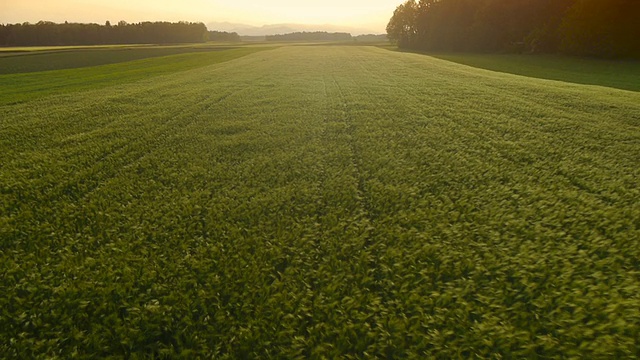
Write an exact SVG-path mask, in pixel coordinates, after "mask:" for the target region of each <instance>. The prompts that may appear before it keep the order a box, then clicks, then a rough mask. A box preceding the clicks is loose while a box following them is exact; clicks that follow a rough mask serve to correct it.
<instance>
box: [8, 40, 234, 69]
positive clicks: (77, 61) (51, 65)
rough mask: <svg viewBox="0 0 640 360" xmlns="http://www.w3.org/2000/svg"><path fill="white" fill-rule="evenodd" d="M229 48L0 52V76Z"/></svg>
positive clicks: (126, 47) (117, 48)
mask: <svg viewBox="0 0 640 360" xmlns="http://www.w3.org/2000/svg"><path fill="white" fill-rule="evenodd" d="M233 48H234V47H232V46H229V45H220V44H218V45H210V46H206V45H195V46H110V47H108V46H105V47H89V48H73V47H71V48H64V47H62V49H57V50H56V49H51V48H42V49H40V50H35V51H26V50H24V51H10V50H12V49H11V48H9V49H8V50H4V49H2V48H0V74H16V73H29V72H40V71H47V70H60V69H77V68H81V67H90V66H98V65H108V64H115V63H121V62H128V61H134V60H141V59H148V58H153V57H165V56H169V55H178V54H189V53H198V52H210V51H222V50H230V49H233Z"/></svg>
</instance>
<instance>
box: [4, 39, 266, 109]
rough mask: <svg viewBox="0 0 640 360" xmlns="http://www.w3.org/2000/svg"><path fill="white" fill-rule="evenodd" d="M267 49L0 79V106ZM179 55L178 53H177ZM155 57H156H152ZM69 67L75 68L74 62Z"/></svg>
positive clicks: (247, 48)
mask: <svg viewBox="0 0 640 360" xmlns="http://www.w3.org/2000/svg"><path fill="white" fill-rule="evenodd" d="M269 49H272V48H268V47H243V48H232V49H227V50H220V51H204V52H189V53H182V54H178V55H171V56H163V57H156V58H146V59H142V60H136V61H128V62H124V63H117V64H110V65H103V66H92V67H84V68H75V69H66V70H57V71H45V72H33V73H24V74H7V75H0V105H2V104H11V103H18V102H24V101H28V100H32V99H37V98H40V97H46V96H49V95H54V94H61V93H73V92H79V91H85V90H90V89H95V88H98V87H103V86H104V87H108V86H112V85H117V84H123V83H127V82H131V81H136V80H141V79H146V78H149V77H154V76H159V75H165V74H171V73H174V72H176V71H184V70H189V69H195V68H198V67H203V66H207V65H211V64H215V63H220V62H225V61H230V60H233V59H237V58H240V57H243V56H246V55H249V54H253V53H255V52H258V51H264V50H269ZM136 51H139V50H136ZM182 51H183V50H179V52H182ZM56 55H57V54H46V55H42V56H46V57H47V59H50V58H52V57H56ZM147 55H148V54H147ZM155 55H158V54H157V53H155ZM72 56H74V55H73V53H70V54H66V53H65V54H63V55H62V58H67V59H68V58H70V57H72ZM119 60H123V58H122V57H119ZM0 61H2V58H0ZM91 61H93V60H91ZM73 63H75V64H76V65H77V62H73Z"/></svg>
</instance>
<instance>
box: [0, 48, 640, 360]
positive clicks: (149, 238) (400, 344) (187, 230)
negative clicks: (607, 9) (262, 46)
mask: <svg viewBox="0 0 640 360" xmlns="http://www.w3.org/2000/svg"><path fill="white" fill-rule="evenodd" d="M230 51H236V52H237V51H239V50H230ZM225 53H226V54H230V52H219V53H215V55H212V54H195V55H188V56H197V57H200V56H203V57H204V56H206V55H209V56H220V55H221V54H225ZM178 56H187V55H178ZM166 59H169V58H166ZM149 61H151V63H149V64H153V63H156V64H158V63H157V62H158V61H160V63H162V61H164V60H160V59H151V60H149ZM167 61H168V60H167ZM203 61H204V60H203ZM158 66H160V65H158ZM147 68H148V69H153V67H147ZM121 69H122V68H121ZM170 70H172V71H173V72H171V71H170ZM178 70H180V71H178ZM82 71H89V70H86V69H80V70H78V73H77V75H76V77H77V78H78V79H80V78H82V76H88V75H91V74H94V73H93V72H89V73H82ZM93 71H96V70H95V69H93ZM140 71H142V70H140ZM52 73H53V72H52ZM69 74H71V73H69ZM115 74H116V73H115V72H114V75H113V76H114V77H115V78H116V80H118V81H113V82H105V83H98V84H95V85H94V86H93V88H86V89H84V90H83V91H78V92H74V93H61V94H57V93H53V92H51V93H49V94H46V95H45V94H41V95H39V98H37V99H25V100H24V101H23V102H20V103H12V102H14V101H15V96H16V95H15V94H9V95H6V94H4V95H1V96H2V97H1V98H0V99H2V103H3V105H0V163H2V168H0V246H1V248H2V252H1V253H0V272H1V273H2V274H3V276H2V278H0V294H2V295H0V309H2V311H1V312H0V324H1V325H2V326H0V339H2V340H3V341H0V353H2V354H4V355H5V356H7V357H14V358H34V357H62V358H65V357H72V356H77V357H109V356H114V357H144V356H147V357H185V358H188V357H194V356H201V357H203V358H272V357H273V358H322V357H326V358H365V357H384V358H404V357H409V358H411V357H413V358H435V357H438V358H459V357H463V358H470V357H481V358H499V357H506V358H564V357H576V358H633V357H636V356H638V354H639V351H640V348H639V347H638V334H640V311H639V310H638V309H640V297H639V296H638V294H640V280H639V279H640V264H639V263H638V259H639V258H640V244H639V241H640V223H639V222H638V219H640V192H639V189H640V180H639V179H640V168H639V167H638V159H639V158H640V130H639V129H640V94H638V93H635V92H629V91H621V90H616V89H610V88H604V87H593V86H582V85H576V84H569V83H562V82H549V81H544V80H538V79H527V78H523V77H519V76H513V75H509V74H503V73H496V72H488V71H483V70H478V69H474V68H470V67H467V66H461V65H458V64H455V63H452V62H448V61H442V60H439V59H435V58H433V57H426V56H422V55H416V54H408V53H399V52H390V51H385V50H382V49H379V48H374V47H355V46H348V47H347V46H325V47H321V46H316V47H281V48H278V49H274V50H272V51H263V52H255V53H251V54H248V55H247V56H243V57H238V58H235V59H231V60H229V61H226V62H218V63H212V64H210V65H206V66H199V67H192V68H190V69H185V68H181V67H180V66H179V65H178V63H170V64H167V72H166V73H164V74H163V75H162V76H149V77H145V76H132V77H127V74H126V73H124V74H121V75H117V77H116V75H115ZM41 79H42V81H41V84H40V85H41V86H43V87H46V86H48V84H49V82H50V80H51V78H46V77H45V78H43V77H41ZM87 82H88V83H89V84H90V83H91V82H92V80H91V78H90V77H89V80H88V81H87ZM35 84H36V82H35V79H34V80H33V85H32V86H33V88H34V89H35V88H37V87H36V85H35ZM76 86H79V85H76ZM1 88H2V89H4V88H5V87H1ZM7 96H8V97H9V100H7Z"/></svg>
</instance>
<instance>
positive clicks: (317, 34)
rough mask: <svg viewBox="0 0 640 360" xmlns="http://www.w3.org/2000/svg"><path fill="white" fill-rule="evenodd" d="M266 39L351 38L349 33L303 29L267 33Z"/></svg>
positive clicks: (313, 39)
mask: <svg viewBox="0 0 640 360" xmlns="http://www.w3.org/2000/svg"><path fill="white" fill-rule="evenodd" d="M265 39H266V40H267V41H351V40H352V39H353V38H352V37H351V34H349V33H342V32H333V33H330V32H326V31H311V32H307V31H303V32H294V33H290V34H281V35H268V36H265Z"/></svg>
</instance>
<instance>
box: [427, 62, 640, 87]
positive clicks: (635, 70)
mask: <svg viewBox="0 0 640 360" xmlns="http://www.w3.org/2000/svg"><path fill="white" fill-rule="evenodd" d="M429 55H430V56H433V57H436V58H438V59H442V60H447V61H452V62H455V63H458V64H463V65H468V66H473V67H476V68H481V69H486V70H492V71H500V72H505V73H509V74H515V75H522V76H527V77H534V78H540V79H549V80H558V81H565V82H572V83H576V84H585V85H599V86H607V87H612V88H616V89H622V90H630V91H640V61H630V60H628V61H624V60H600V59H591V58H579V57H568V56H560V55H514V54H455V53H448V54H429Z"/></svg>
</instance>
